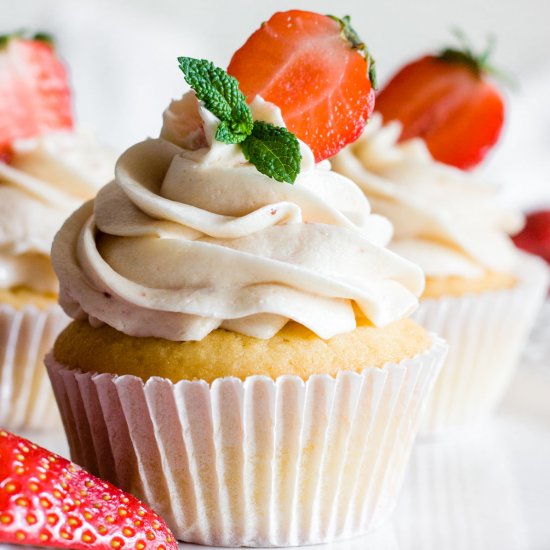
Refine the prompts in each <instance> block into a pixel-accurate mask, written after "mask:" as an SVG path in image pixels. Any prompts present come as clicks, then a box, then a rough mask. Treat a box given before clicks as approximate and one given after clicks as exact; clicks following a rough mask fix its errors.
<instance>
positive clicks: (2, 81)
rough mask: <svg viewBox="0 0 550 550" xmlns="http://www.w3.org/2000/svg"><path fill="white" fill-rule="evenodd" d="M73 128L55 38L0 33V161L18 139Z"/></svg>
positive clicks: (65, 80) (67, 94)
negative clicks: (53, 40) (55, 47)
mask: <svg viewBox="0 0 550 550" xmlns="http://www.w3.org/2000/svg"><path fill="white" fill-rule="evenodd" d="M72 127H73V118H72V111H71V93H70V89H69V83H68V78H67V71H66V69H65V66H64V65H63V63H62V62H61V61H60V60H59V58H58V57H57V56H56V54H55V50H54V48H53V46H52V43H51V41H50V40H49V39H47V37H45V36H44V35H36V36H35V37H33V38H25V37H23V36H20V35H10V36H0V160H1V159H3V160H4V161H5V160H7V159H9V156H10V149H11V148H10V146H11V143H12V142H13V141H14V140H16V139H19V138H30V137H35V136H39V135H42V134H44V133H46V132H49V131H52V130H61V129H70V128H72Z"/></svg>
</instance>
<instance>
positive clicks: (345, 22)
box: [327, 15, 378, 90]
mask: <svg viewBox="0 0 550 550" xmlns="http://www.w3.org/2000/svg"><path fill="white" fill-rule="evenodd" d="M327 17H330V18H331V19H333V20H334V21H336V22H337V23H339V24H340V28H341V29H342V37H343V38H344V40H345V41H346V42H348V44H349V45H350V46H351V48H352V49H353V50H357V51H358V52H359V53H361V55H363V57H364V58H365V60H366V61H367V71H368V75H369V80H370V83H371V85H372V87H373V88H374V89H375V90H376V89H378V81H377V78H376V62H375V61H374V58H373V57H372V55H371V54H370V53H369V50H368V48H367V45H366V44H365V43H364V42H363V41H362V40H361V38H360V37H359V35H358V34H357V31H356V30H355V29H354V28H353V27H352V26H351V17H350V16H349V15H344V17H342V18H340V17H336V16H335V15H327Z"/></svg>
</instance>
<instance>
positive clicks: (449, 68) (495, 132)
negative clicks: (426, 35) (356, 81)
mask: <svg viewBox="0 0 550 550" xmlns="http://www.w3.org/2000/svg"><path fill="white" fill-rule="evenodd" d="M463 48H464V49H451V48H449V49H446V50H444V51H442V52H441V53H440V54H439V55H426V56H424V57H422V58H420V59H418V60H416V61H413V62H412V63H409V64H408V65H405V66H404V67H403V68H402V69H401V70H399V71H398V72H397V74H396V75H395V76H394V77H393V78H392V79H391V80H390V81H389V83H388V84H387V85H386V86H385V87H384V88H383V89H382V90H381V91H380V93H379V94H378V96H377V98H376V109H377V111H379V112H380V113H381V114H382V116H383V118H384V121H385V122H389V121H391V120H399V121H400V122H401V123H402V125H403V133H402V134H401V138H400V139H401V140H406V139H410V138H413V137H421V138H422V139H423V140H424V141H425V142H426V145H427V146H428V149H429V150H430V152H431V154H432V156H433V157H434V158H435V159H436V160H438V161H440V162H444V163H446V164H450V165H452V166H456V167H458V168H462V169H464V170H465V169H468V168H472V167H474V166H476V165H477V164H479V163H480V162H481V161H482V160H483V158H484V157H485V155H486V154H487V152H488V151H489V150H490V149H491V147H493V145H494V144H495V143H496V142H497V140H498V138H499V136H500V133H501V130H502V125H503V123H504V102H503V99H502V96H501V94H500V92H499V91H498V89H497V88H496V87H495V86H494V84H493V83H492V82H491V81H490V80H489V79H488V75H489V74H490V73H491V72H494V70H493V69H492V68H491V67H490V66H489V64H488V57H489V54H490V51H491V49H490V48H488V49H487V51H485V52H484V53H483V54H481V55H475V54H474V53H473V52H472V50H471V48H470V47H469V46H468V45H467V44H466V43H464V45H463Z"/></svg>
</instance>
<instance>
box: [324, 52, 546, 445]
mask: <svg viewBox="0 0 550 550" xmlns="http://www.w3.org/2000/svg"><path fill="white" fill-rule="evenodd" d="M483 59H485V58H483ZM483 63H485V61H483V62H482V58H477V57H475V56H474V55H473V54H472V53H471V51H470V50H465V51H460V50H445V51H444V52H442V53H441V54H440V56H439V57H434V56H427V57H424V58H422V59H420V60H418V61H416V62H412V63H411V64H409V65H407V66H406V67H405V68H403V69H402V70H401V71H400V72H399V73H398V74H397V75H396V76H395V77H394V79H392V80H391V81H390V83H389V84H388V85H387V87H386V88H384V89H383V90H382V91H381V92H380V96H379V99H380V102H379V104H380V110H381V112H382V113H383V115H384V116H385V117H386V118H387V120H388V121H389V122H387V124H384V125H383V124H382V117H381V115H380V114H379V113H376V114H375V116H374V117H373V119H372V121H371V122H370V124H369V125H368V127H367V128H366V130H365V131H364V133H363V134H362V136H361V137H360V138H359V139H358V140H357V141H356V142H355V143H353V144H351V145H350V146H348V147H347V148H346V149H344V150H342V151H341V152H339V153H338V155H337V156H336V157H335V158H334V159H333V160H332V165H333V168H334V169H335V170H336V171H338V172H339V173H341V174H343V175H345V176H347V177H349V178H350V179H352V180H353V181H354V182H355V183H357V184H358V185H359V186H360V187H361V189H362V190H363V191H364V193H365V195H366V196H367V197H368V198H369V201H370V203H371V205H372V208H373V211H374V212H375V213H378V214H381V215H383V216H386V217H387V218H388V219H389V220H390V221H391V222H392V223H393V225H394V228H395V234H394V238H393V241H392V243H391V245H390V248H391V249H392V250H393V251H395V252H397V253H398V254H400V255H402V256H403V257H405V258H408V259H409V260H411V261H413V262H415V263H416V264H418V265H419V266H420V267H422V269H423V270H424V272H425V274H426V288H425V290H424V292H423V294H422V299H421V305H420V308H419V309H418V310H417V312H416V313H415V316H414V318H415V319H416V320H417V321H418V322H419V323H420V324H422V325H423V326H424V327H425V328H427V329H428V330H431V331H435V332H437V333H438V334H440V335H441V336H442V337H444V338H445V339H446V340H447V341H448V343H449V347H450V352H449V356H448V358H447V361H446V363H445V366H444V368H443V369H442V373H441V376H440V377H439V379H438V381H437V385H436V387H435V390H434V392H433V395H432V397H431V399H430V403H429V404H428V407H427V411H426V416H425V419H424V422H423V426H422V431H423V432H424V433H425V434H434V433H440V432H444V431H446V430H448V429H450V428H458V427H461V426H467V425H468V424H470V423H473V422H477V421H479V420H480V419H482V418H483V417H485V416H487V415H488V414H489V413H490V412H491V411H492V410H493V409H494V408H495V406H496V405H497V404H498V402H499V400H500V398H501V397H502V395H503V393H504V391H505V390H506V387H507V386H508V384H509V382H510V380H511V378H512V375H513V371H514V366H515V364H516V362H517V359H518V356H519V354H520V352H521V349H522V347H523V345H524V343H525V340H526V337H527V335H528V333H529V331H530V329H531V327H532V325H533V322H534V319H535V316H536V313H537V310H538V309H539V307H540V305H541V303H542V300H543V298H544V294H545V292H546V288H547V285H548V270H547V269H546V266H544V265H543V262H541V261H539V260H538V259H537V258H535V257H533V256H529V255H526V254H523V253H520V252H519V251H518V250H517V249H516V248H515V247H514V245H513V243H512V241H511V239H510V235H511V234H514V233H516V232H517V231H518V230H519V229H521V227H522V224H523V217H522V216H521V215H520V213H519V212H515V211H512V210H509V209H506V208H504V207H503V206H502V205H501V204H499V202H498V194H497V189H496V188H495V187H494V186H492V185H489V184H487V182H485V181H484V180H483V179H482V178H481V177H479V176H478V175H476V174H475V173H470V172H466V171H465V169H466V168H471V167H473V166H474V165H476V164H477V163H478V162H479V161H480V160H481V159H482V158H483V156H484V155H485V153H486V152H487V151H488V149H489V148H490V147H491V146H492V145H493V144H494V143H495V141H496V139H497V138H498V134H499V132H500V128H501V126H502V121H503V116H504V112H503V103H502V100H501V98H500V96H499V94H498V92H497V91H496V89H495V88H494V87H493V86H492V84H491V83H489V82H488V81H487V80H486V78H485V73H486V66H485V65H484V64H483ZM419 82H422V85H419ZM377 105H378V104H377ZM394 119H395V120H394ZM400 121H401V122H400ZM419 136H420V137H419ZM423 137H424V138H425V139H423ZM438 159H439V160H438Z"/></svg>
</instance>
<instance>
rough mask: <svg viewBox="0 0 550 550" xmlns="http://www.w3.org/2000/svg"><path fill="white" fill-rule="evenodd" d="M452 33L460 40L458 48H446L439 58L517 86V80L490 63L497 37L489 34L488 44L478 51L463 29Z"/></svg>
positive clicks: (476, 74) (477, 76)
mask: <svg viewBox="0 0 550 550" xmlns="http://www.w3.org/2000/svg"><path fill="white" fill-rule="evenodd" d="M452 33H453V34H454V35H455V37H456V38H457V40H458V42H459V46H460V47H458V48H445V49H443V50H441V51H440V52H439V54H437V58H438V59H440V60H441V61H446V62H448V63H457V64H461V65H465V66H466V67H468V68H469V69H470V71H471V72H472V73H473V74H474V75H475V76H476V78H482V77H483V76H484V75H491V76H493V77H495V78H497V79H498V80H500V81H503V82H505V83H506V84H507V85H508V86H510V87H512V88H515V87H516V86H517V82H516V81H515V79H514V78H513V77H512V76H511V75H509V74H507V73H506V72H504V71H502V70H500V69H497V68H496V67H494V66H493V65H492V64H491V63H490V58H491V56H492V55H493V52H494V50H495V46H496V38H495V36H494V35H489V37H488V38H487V45H486V46H485V49H484V50H483V51H482V52H481V53H476V52H475V51H474V48H473V47H472V44H471V42H470V41H469V39H468V37H467V36H466V34H465V33H464V32H463V31H462V30H461V29H453V31H452Z"/></svg>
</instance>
